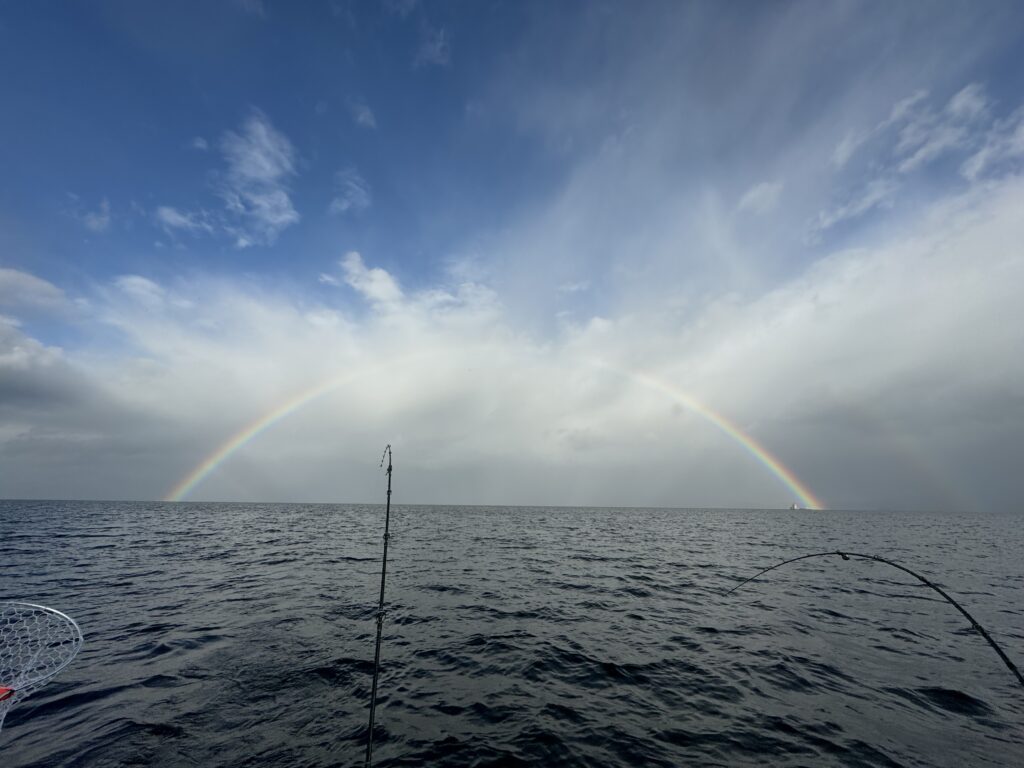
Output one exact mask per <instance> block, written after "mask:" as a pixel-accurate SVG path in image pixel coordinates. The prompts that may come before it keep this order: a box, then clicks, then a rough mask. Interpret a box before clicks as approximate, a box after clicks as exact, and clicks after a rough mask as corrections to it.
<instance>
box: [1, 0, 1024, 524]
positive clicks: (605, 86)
mask: <svg viewBox="0 0 1024 768" xmlns="http://www.w3.org/2000/svg"><path fill="white" fill-rule="evenodd" d="M1022 16H1024V12H1022V11H1021V10H1020V8H1019V7H1018V6H1017V5H1016V4H1013V3H1005V4H1000V3H990V4H986V5H985V6H984V7H983V8H979V7H977V5H976V4H969V3H942V4H938V5H935V4H929V5H927V6H924V5H921V6H912V5H909V4H908V5H904V6H898V7H895V8H894V7H890V6H888V5H881V4H877V3H857V2H843V3H832V4H823V3H773V4H767V3H734V4H728V5H724V4H717V3H678V2H672V3H654V2H650V3H642V4H633V3H592V2H588V3H558V4H552V3H522V2H515V3H500V2H488V3H484V2H481V3H465V2H464V3H441V2H430V3H428V2H413V1H412V0H407V1H402V0H395V1H394V2H383V3H355V2H352V3H346V2H325V3H306V4H294V3H276V2H271V1H270V0H262V1H261V0H237V1H231V0H223V2H203V3H199V2H196V3H176V4H167V3H156V2H106V3H102V2H101V3H95V4H88V5H83V4H71V3H54V2H38V3H31V4H29V3H22V4H15V3H9V4H4V5H3V6H0V64H2V66H3V69H4V71H5V72H8V73H9V76H8V77H7V78H5V80H4V83H3V85H2V86H0V89H2V91H0V93H2V95H3V99H4V107H5V110H4V113H5V115H6V119H4V120H2V121H0V165H2V167H3V169H4V171H3V178H2V181H0V270H2V271H0V316H2V317H3V318H4V323H5V325H4V333H3V339H2V344H0V452H2V453H3V456H4V459H5V466H6V467H7V468H8V472H7V474H6V476H5V475H4V474H0V483H2V487H0V495H2V496H8V497H12V496H36V497H38V496H43V497H46V496H73V497H77V496H86V497H107V498H110V497H141V498H159V497H161V496H162V495H164V494H165V493H166V491H167V490H168V489H170V488H172V487H174V486H175V485H176V484H177V483H178V482H179V480H180V479H181V477H182V476H184V475H186V474H187V473H188V472H189V471H190V469H191V468H194V467H195V466H196V465H197V464H198V463H200V462H201V461H202V460H203V458H204V457H206V456H208V455H209V454H210V453H211V452H212V451H214V450H215V449H216V447H217V446H218V445H221V444H222V443H223V442H224V441H225V440H226V439H228V438H229V437H230V436H231V435H232V434H235V433H237V432H238V430H239V429H241V428H243V427H244V426H245V425H246V424H251V423H253V422H254V421H255V420H257V419H258V418H259V417H260V415H261V414H266V413H268V412H271V411H273V410H274V408H275V407H276V406H277V405H279V404H280V403H282V402H286V401H288V400H289V399H290V398H293V397H295V396H296V393H300V392H302V391H305V390H307V389H309V388H310V387H312V386H314V385H315V384H316V382H317V381H322V380H325V379H330V378H331V377H332V376H337V375H339V374H340V373H342V372H344V371H355V370H362V369H369V368H373V367H374V366H377V365H379V364H381V363H382V362H383V361H384V360H386V359H399V358H403V359H404V358H405V357H412V356H416V355H419V356H421V357H422V358H423V359H424V360H426V362H418V363H411V362H410V363H408V365H407V367H406V368H405V369H404V370H403V371H402V372H401V373H395V374H394V375H395V376H397V377H398V379H399V381H398V383H394V382H393V383H391V384H389V385H387V386H386V387H385V391H388V392H390V396H391V397H393V398H394V400H389V399H388V397H386V396H384V395H383V394H379V393H378V389H377V388H378V387H379V386H381V385H380V384H379V383H377V382H376V381H374V383H372V384H371V383H369V381H370V379H369V378H368V381H367V382H366V383H363V384H359V385H355V384H353V385H347V386H348V389H345V388H342V389H339V391H338V392H336V393H334V394H331V395H328V396H325V397H324V398H323V399H321V400H319V401H318V402H317V403H315V404H310V405H309V406H306V407H304V408H303V409H301V412H299V413H297V414H296V415H295V416H293V417H289V418H288V419H287V420H284V421H282V422H281V423H280V424H279V425H278V426H275V427H274V428H273V429H270V430H267V431H266V433H264V434H262V435H261V436H260V437H259V438H258V439H254V440H253V441H252V442H251V443H250V444H248V445H247V446H245V447H244V448H243V449H240V450H239V451H238V452H237V454H236V455H233V456H232V457H231V458H230V459H229V460H226V461H225V462H224V463H223V466H221V467H219V468H218V470H217V471H216V472H214V473H211V474H210V476H209V477H208V478H206V479H204V481H203V484H202V485H200V486H198V487H197V488H196V490H195V498H267V499H307V498H308V499H315V500H334V499H337V500H353V499H362V498H370V497H371V496H372V488H373V487H374V486H373V485H372V482H371V481H370V480H368V479H367V478H366V473H365V472H364V470H365V467H362V465H361V464H359V459H358V457H359V456H362V455H363V453H366V455H370V454H372V453H373V452H374V451H368V452H367V450H364V448H365V446H372V445H376V444H377V443H380V442H382V441H383V442H387V441H388V440H391V441H394V442H396V444H397V446H398V447H401V448H402V449H403V452H405V453H406V454H407V455H408V454H409V453H411V456H410V461H411V462H413V465H412V467H411V468H410V471H411V478H410V479H411V480H412V487H411V489H410V491H411V492H412V493H414V495H415V496H416V498H415V499H410V500H416V501H438V502H444V501H465V502H473V501H479V502H499V503H500V502H508V503H519V502H522V503H581V504H601V503H611V504H626V503H636V504H671V505H687V504H708V505H723V506H727V505H734V504H735V505H753V506H758V505H761V504H782V503H786V504H788V501H789V500H791V498H790V497H791V495H792V492H791V491H792V489H788V488H786V487H785V485H784V484H781V483H780V482H779V479H778V478H777V477H773V476H772V475H771V474H770V473H766V472H765V470H764V468H763V467H758V466H757V465H756V462H754V463H752V462H751V461H750V457H749V456H746V455H744V453H743V451H742V450H739V449H738V448H737V445H736V444H735V441H730V439H729V438H728V437H727V436H725V437H723V435H722V434H721V430H717V431H716V429H715V427H714V425H713V424H709V423H708V422H707V420H706V419H703V420H702V418H701V417H700V416H699V414H697V415H695V414H693V413H690V414H687V413H685V411H686V409H685V407H683V408H682V411H684V412H683V413H681V412H680V407H681V406H680V403H679V401H675V402H670V401H671V398H669V399H668V400H666V399H665V396H664V394H662V395H658V394H656V393H652V392H650V391H643V386H639V387H638V385H636V381H633V383H632V384H629V383H623V382H622V381H618V382H615V381H609V380H606V379H604V378H602V376H603V374H595V373H594V372H593V366H592V365H591V364H592V363H593V362H594V361H599V362H600V363H601V364H607V365H611V366H612V367H614V368H618V369H622V370H627V371H631V372H633V373H637V372H641V371H642V372H644V374H645V375H648V374H650V375H655V376H657V377H658V379H659V380H663V381H667V382H670V383H671V386H672V387H675V388H676V389H678V390H679V391H681V392H686V393H687V394H688V395H689V396H692V397H694V398H696V399H698V400H699V401H700V402H702V403H703V404H705V405H706V406H707V407H708V408H710V409H711V410H713V411H715V412H717V413H720V414H722V415H724V416H727V417H728V418H729V419H730V420H731V421H733V422H735V423H736V424H737V425H738V426H739V427H741V428H742V430H743V431H744V432H745V433H746V434H748V435H750V436H751V437H753V438H754V439H756V440H757V441H758V442H760V443H761V444H762V445H763V446H764V447H765V449H766V450H768V451H769V452H770V453H772V454H773V455H775V456H776V458H778V459H779V461H780V462H782V463H783V464H785V465H786V466H788V467H789V468H790V469H791V470H792V471H793V472H794V474H795V475H797V476H799V478H800V479H801V480H802V481H803V482H804V483H805V484H806V485H807V486H808V487H810V488H813V489H814V490H815V492H816V493H817V494H818V495H819V496H821V497H822V498H823V499H825V500H826V501H827V502H829V503H832V504H834V505H842V506H880V507H907V506H912V507H940V508H947V507H960V506H981V507H985V508H1003V507H1006V506H1011V507H1012V506H1014V505H1017V506H1019V504H1020V502H1021V501H1022V500H1024V492H1022V491H1021V490H1020V487H1019V484H1018V483H1017V481H1016V479H1015V477H1014V473H1013V471H1012V467H1010V466H1009V464H1012V462H1009V461H1008V459H1007V456H1009V455H1013V454H1014V452H1015V451H1016V452H1019V449H1020V446H1021V442H1020V441H1021V440H1022V439H1024V423H1022V421H1021V418H1020V417H1019V416H1010V417H1008V416H1007V414H1008V413H1016V412H1017V411H1019V410H1020V409H1019V403H1020V399H1021V398H1022V397H1024V395H1022V391H1021V381H1022V378H1021V376H1020V374H1021V371H1020V364H1019V363H1017V362H1016V357H1015V353H1014V351H1013V350H1014V349H1017V344H1018V342H1020V341H1021V338H1020V336H1021V332H1020V331H1019V330H1016V329H1017V328H1019V327H1021V325H1022V324H1021V323H1018V322H1017V320H1019V319H1020V318H1021V313H1020V311H1019V310H1017V309H1016V308H1015V306H1016V296H1015V295H1014V292H1013V291H1011V290H1010V286H1013V285H1015V284H1016V281H1017V280H1018V278H1020V277H1021V273H1022V258H1021V256H1020V255H1019V253H1018V252H1017V250H1016V249H1015V246H1013V245H1012V242H1013V238H1014V237H1015V235H1016V229H1015V228H1014V227H1015V224H1014V222H1013V218H1014V216H1013V214H1012V211H1013V210H1014V205H1015V204H1016V202H1015V201H1017V198H1016V197H1015V195H1016V194H1018V188H1019V186H1020V183H1021V179H1020V173H1021V160H1022V158H1024V138H1022V137H1024V132H1022V129H1021V126H1024V118H1022V112H1021V110H1022V104H1024V98H1022V96H1021V94H1022V85H1024V73H1022V72H1021V69H1020V67H1019V61H1020V57H1021V54H1022V52H1024V46H1022V35H1024V32H1022V30H1024V24H1022V23H1021V22H1022V21H1024V19H1022ZM957 248H960V249H961V250H957ZM979 340H980V341H979ZM581 361H582V362H581ZM588 366H590V367H588ZM982 372H984V374H982ZM613 378H614V377H613ZM387 387H393V388H394V387H397V389H395V390H394V391H391V390H388V389H387ZM342 390H344V391H342ZM389 402H390V403H393V404H394V407H393V408H391V409H389V408H388V403H389ZM940 420H941V421H942V424H943V426H941V427H940V426H938V424H937V422H938V421H940ZM339 441H341V443H342V444H343V445H344V450H343V451H342V452H341V454H338V451H339V450H341V448H340V445H339ZM403 441H404V442H403ZM442 442H443V444H444V447H443V448H437V446H438V444H439V443H442ZM645 445H653V446H656V447H658V448H659V449H660V451H661V454H662V455H664V456H665V457H666V458H665V459H664V462H665V467H668V466H671V467H674V468H676V469H674V470H673V471H674V472H678V477H676V478H675V479H672V480H666V479H664V477H665V472H664V471H661V472H655V471H654V470H653V469H652V470H650V474H647V471H648V470H647V469H645V468H644V467H643V466H638V465H637V462H636V461H635V460H634V459H633V458H632V457H633V456H635V455H636V451H638V450H643V448H642V446H645ZM374 450H376V449H374ZM328 454H331V455H333V456H335V457H337V456H339V455H340V456H344V457H345V459H344V460H345V461H347V462H348V463H349V465H350V470H346V472H344V473H343V474H342V475H341V476H337V475H336V474H332V471H331V470H329V469H328V468H327V467H328V464H327V463H325V462H326V459H325V458H324V457H325V456H327V455H328ZM41 457H42V458H41ZM271 467H272V468H273V469H270V468H271ZM665 467H661V469H662V470H664V469H665ZM566 473H568V474H569V475H570V476H571V477H572V478H574V479H573V480H572V482H570V483H569V484H568V485H566V483H564V482H561V481H560V480H558V479H557V478H560V477H564V476H565V475H566ZM655 475H657V476H658V477H659V478H662V479H659V480H657V481H652V478H653V477H654V476H655ZM268 477H272V478H273V479H272V480H270V479H267V478H268ZM456 477H458V478H461V479H462V482H461V483H460V484H454V480H453V478H456Z"/></svg>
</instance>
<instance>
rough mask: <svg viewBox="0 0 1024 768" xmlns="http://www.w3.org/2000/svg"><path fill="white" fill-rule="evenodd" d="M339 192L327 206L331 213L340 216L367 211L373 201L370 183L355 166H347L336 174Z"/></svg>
mask: <svg viewBox="0 0 1024 768" xmlns="http://www.w3.org/2000/svg"><path fill="white" fill-rule="evenodd" d="M335 187H336V189H337V194H336V195H335V196H334V198H333V199H332V200H331V203H330V205H329V206H328V207H327V210H328V212H329V213H331V214H332V215H335V216H340V215H343V214H346V213H359V212H360V211H365V210H366V209H367V208H369V207H370V205H371V204H372V203H373V198H372V196H371V194H370V185H369V184H367V183H366V180H365V179H364V178H363V177H362V176H360V175H359V171H357V170H356V169H355V168H346V169H345V170H342V171H338V173H337V174H336V175H335Z"/></svg>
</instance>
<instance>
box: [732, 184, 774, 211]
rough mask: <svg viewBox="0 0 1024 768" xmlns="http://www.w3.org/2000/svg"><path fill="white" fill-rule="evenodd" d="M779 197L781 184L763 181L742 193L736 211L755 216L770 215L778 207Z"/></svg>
mask: <svg viewBox="0 0 1024 768" xmlns="http://www.w3.org/2000/svg"><path fill="white" fill-rule="evenodd" d="M781 195H782V182H780V181H763V182H761V183H760V184H755V185H754V186H753V187H751V188H750V189H748V190H747V191H746V192H744V193H743V197H741V198H740V201H739V203H738V204H737V205H736V210H738V211H748V212H750V213H757V214H765V213H770V212H771V211H773V210H774V209H775V207H776V206H778V204H779V197H780V196H781Z"/></svg>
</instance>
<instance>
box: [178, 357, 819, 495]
mask: <svg viewBox="0 0 1024 768" xmlns="http://www.w3.org/2000/svg"><path fill="white" fill-rule="evenodd" d="M421 356H422V355H421V354H417V355H411V356H409V357H406V358H400V359H398V360H396V361H394V362H392V363H386V364H383V365H376V366H369V367H364V368H359V369H357V370H355V371H351V372H346V373H344V374H342V375H340V376H335V377H333V378H331V379H328V380H327V381H326V382H323V383H321V384H317V385H316V386H314V387H312V388H311V389H308V390H305V391H303V392H300V393H299V394H297V395H295V396H293V397H291V398H289V399H288V400H287V401H286V402H284V403H282V404H281V405H279V406H277V407H275V408H274V409H273V410H271V411H269V412H267V413H266V414H264V415H263V416H261V417H260V418H258V419H257V420H256V421H254V422H252V423H251V424H249V425H248V426H246V427H243V428H242V429H241V430H239V431H238V432H236V433H235V434H234V435H232V436H231V437H230V438H228V439H227V440H226V441H225V442H224V443H222V444H221V445H220V446H219V447H218V448H217V449H216V450H214V451H213V452H212V453H210V454H209V455H208V456H207V457H206V458H205V459H203V461H201V462H200V463H199V464H198V465H197V466H196V467H195V468H194V469H192V471H190V472H189V473H188V474H187V475H185V477H183V478H182V479H181V480H180V481H178V483H177V484H176V485H175V486H174V488H172V489H171V491H170V493H168V494H167V496H166V500H167V501H181V500H182V499H184V498H185V496H187V495H188V494H189V493H191V492H192V491H193V490H194V489H195V487H196V486H197V485H199V484H200V483H201V482H202V481H203V480H205V479H206V478H207V477H209V476H210V474H211V473H212V472H213V471H214V470H216V469H217V467H219V466H220V465H221V464H223V463H224V462H225V461H226V460H227V459H228V458H229V457H230V456H231V455H232V454H234V453H235V451H237V450H238V449H239V448H241V447H242V446H243V445H245V444H246V443H248V442H249V441H250V440H252V439H254V438H255V437H257V436H258V435H260V434H262V433H263V432H265V431H266V430H267V429H269V428H270V427H272V426H273V425H274V424H276V423H277V422H279V421H281V420H282V419H284V418H286V417H287V416H290V415H291V414H293V413H295V412H296V411H298V410H299V409H300V408H302V407H303V406H305V405H308V404H309V403H311V402H313V401H314V400H316V399H317V398H320V397H322V396H324V395H326V394H327V393H328V392H331V391H333V390H335V389H337V388H338V387H340V386H342V385H343V384H347V383H348V382H350V381H352V380H354V379H356V378H358V377H360V376H364V375H366V374H368V373H372V372H378V371H380V370H381V369H383V368H384V367H386V366H389V365H395V364H401V363H406V362H409V360H410V359H412V358H417V357H421ZM587 362H588V363H590V364H591V365H593V366H595V367H598V368H601V369H603V370H606V371H611V372H614V373H617V374H619V375H622V376H624V377H626V378H628V379H630V380H631V381H634V382H636V383H638V384H642V385H644V386H646V387H648V388H650V389H653V390H655V391H658V392H661V393H663V394H665V395H667V396H668V397H670V398H671V399H672V400H674V401H675V402H677V403H679V404H680V405H682V406H683V407H685V408H686V409H688V410H690V411H692V412H693V413H696V414H697V415H699V416H701V417H703V418H704V419H706V420H707V421H709V422H710V423H711V424H714V425H715V426H716V427H718V429H720V430H721V431H722V432H724V433H725V434H726V435H728V436H729V437H731V438H732V439H733V440H735V441H736V442H737V443H739V444H740V445H741V446H743V448H744V449H745V450H746V451H747V452H748V453H750V455H752V456H753V457H754V458H755V459H757V461H758V462H759V463H761V464H762V465H763V466H764V467H766V468H767V469H768V470H769V471H770V472H771V473H772V474H773V475H775V477H776V478H778V479H779V480H780V481H781V482H782V483H783V485H785V486H786V487H787V488H788V489H789V490H790V491H791V492H792V493H793V494H794V495H795V496H796V497H797V499H798V500H799V501H800V503H801V504H802V505H803V506H804V507H806V508H809V509H825V504H824V503H823V502H822V501H821V499H819V498H818V497H817V496H815V495H814V493H813V492H812V491H811V489H810V488H808V487H807V486H806V485H805V484H804V483H802V482H801V481H800V479H799V478H798V477H797V476H796V475H795V474H794V473H793V471H792V470H790V469H789V468H788V467H786V465H785V464H783V463H782V462H781V461H780V460H779V459H778V458H777V457H775V456H773V455H772V454H771V453H769V452H768V450H767V449H766V448H765V447H764V446H763V445H761V444H760V443H759V442H757V440H755V439H754V438H753V437H751V436H750V435H748V434H747V433H746V432H744V431H743V430H742V429H740V428H739V426H737V425H736V424H734V423H733V422H732V421H730V420H729V419H727V418H726V417H725V416H723V415H722V414H720V413H717V412H715V411H713V410H712V409H711V408H709V407H708V406H706V405H704V404H703V403H701V402H700V401H699V400H697V399H696V398H694V397H693V396H691V395H689V394H687V393H686V392H683V391H682V390H680V389H678V388H676V387H674V386H672V385H671V384H669V383H668V382H665V381H662V380H661V379H658V378H656V377H654V376H652V375H650V374H648V373H644V372H636V371H629V370H624V369H620V368H616V367H614V366H611V365H609V364H607V363H605V362H603V361H587Z"/></svg>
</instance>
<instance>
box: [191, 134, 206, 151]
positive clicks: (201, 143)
mask: <svg viewBox="0 0 1024 768" xmlns="http://www.w3.org/2000/svg"><path fill="white" fill-rule="evenodd" d="M189 146H190V147H192V149H198V150H199V151H200V152H205V151H206V150H208V149H209V148H210V145H209V143H207V141H206V139H204V138H203V137H202V136H196V137H195V138H194V139H192V141H191V142H189Z"/></svg>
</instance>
